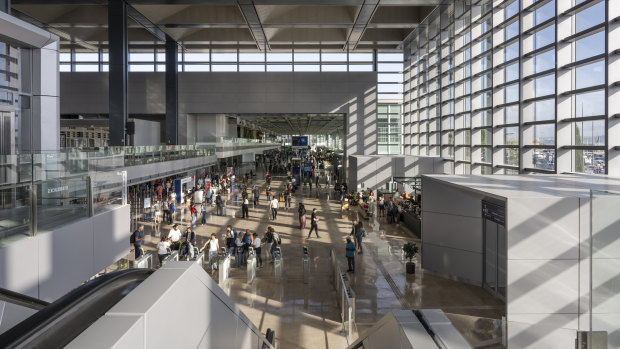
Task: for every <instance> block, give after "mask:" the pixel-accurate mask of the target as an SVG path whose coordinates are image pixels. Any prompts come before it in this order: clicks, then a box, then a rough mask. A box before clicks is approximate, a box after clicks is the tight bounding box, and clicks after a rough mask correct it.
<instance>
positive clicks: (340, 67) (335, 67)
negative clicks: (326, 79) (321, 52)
mask: <svg viewBox="0 0 620 349" xmlns="http://www.w3.org/2000/svg"><path fill="white" fill-rule="evenodd" d="M321 70H322V71H347V66H346V64H323V65H321Z"/></svg>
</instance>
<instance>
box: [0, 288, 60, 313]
mask: <svg viewBox="0 0 620 349" xmlns="http://www.w3.org/2000/svg"><path fill="white" fill-rule="evenodd" d="M0 301H5V302H7V303H12V304H16V305H19V306H22V307H26V308H30V309H34V310H41V309H43V308H45V307H46V306H48V305H49V303H48V302H46V301H42V300H40V299H38V298H34V297H30V296H27V295H25V294H21V293H17V292H14V291H11V290H7V289H5V288H1V287H0Z"/></svg>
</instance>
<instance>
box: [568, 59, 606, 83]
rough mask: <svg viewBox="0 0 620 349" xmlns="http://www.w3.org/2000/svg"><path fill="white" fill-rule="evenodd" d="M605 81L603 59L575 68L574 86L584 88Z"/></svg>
mask: <svg viewBox="0 0 620 349" xmlns="http://www.w3.org/2000/svg"><path fill="white" fill-rule="evenodd" d="M604 83H605V61H599V62H594V63H591V64H586V65H583V66H581V67H577V68H575V84H576V86H575V87H576V88H584V87H590V86H595V85H602V84H604Z"/></svg>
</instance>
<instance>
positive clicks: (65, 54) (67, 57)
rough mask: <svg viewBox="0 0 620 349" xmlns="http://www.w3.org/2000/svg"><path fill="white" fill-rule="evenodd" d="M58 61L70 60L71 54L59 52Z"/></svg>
mask: <svg viewBox="0 0 620 349" xmlns="http://www.w3.org/2000/svg"><path fill="white" fill-rule="evenodd" d="M60 62H71V54H70V53H61V54H60Z"/></svg>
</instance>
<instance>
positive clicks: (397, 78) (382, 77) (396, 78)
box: [377, 74, 403, 82]
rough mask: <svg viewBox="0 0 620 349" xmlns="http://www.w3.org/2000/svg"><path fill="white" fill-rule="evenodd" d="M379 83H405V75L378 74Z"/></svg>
mask: <svg viewBox="0 0 620 349" xmlns="http://www.w3.org/2000/svg"><path fill="white" fill-rule="evenodd" d="M377 82H403V74H377Z"/></svg>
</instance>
